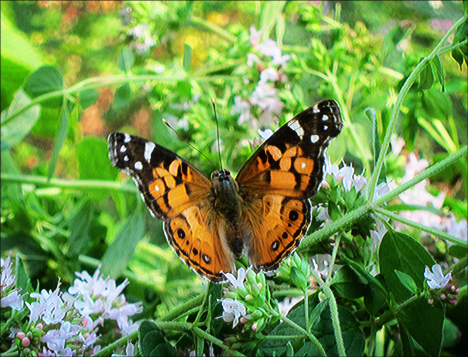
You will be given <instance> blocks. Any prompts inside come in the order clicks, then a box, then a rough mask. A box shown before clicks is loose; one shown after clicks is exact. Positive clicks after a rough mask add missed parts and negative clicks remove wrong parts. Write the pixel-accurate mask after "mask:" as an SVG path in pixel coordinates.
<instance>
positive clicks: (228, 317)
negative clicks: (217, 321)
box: [221, 298, 247, 327]
mask: <svg viewBox="0 0 468 357" xmlns="http://www.w3.org/2000/svg"><path fill="white" fill-rule="evenodd" d="M221 302H222V305H223V310H224V311H223V316H222V317H223V320H224V321H225V322H232V327H236V326H237V324H238V323H239V318H240V317H242V316H245V315H246V314H247V311H246V309H245V306H244V305H243V304H242V303H241V302H240V301H237V299H235V300H232V299H230V298H226V299H223V300H221Z"/></svg>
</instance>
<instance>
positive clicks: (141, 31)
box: [128, 24, 156, 53]
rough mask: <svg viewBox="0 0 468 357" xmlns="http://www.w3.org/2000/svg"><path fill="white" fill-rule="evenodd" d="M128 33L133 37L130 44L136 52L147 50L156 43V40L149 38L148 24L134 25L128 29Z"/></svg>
mask: <svg viewBox="0 0 468 357" xmlns="http://www.w3.org/2000/svg"><path fill="white" fill-rule="evenodd" d="M128 34H129V35H132V36H133V37H134V41H133V42H132V46H134V47H135V49H136V52H137V53H145V52H148V51H149V49H150V47H152V46H154V45H155V44H156V42H155V41H154V40H153V39H152V38H151V33H150V28H149V25H148V24H139V25H136V26H135V27H132V28H131V29H130V30H128Z"/></svg>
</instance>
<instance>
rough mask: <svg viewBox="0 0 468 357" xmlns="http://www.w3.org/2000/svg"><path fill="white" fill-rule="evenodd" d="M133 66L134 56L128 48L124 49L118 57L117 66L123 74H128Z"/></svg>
mask: <svg viewBox="0 0 468 357" xmlns="http://www.w3.org/2000/svg"><path fill="white" fill-rule="evenodd" d="M134 64H135V56H134V55H133V52H132V50H131V49H130V48H128V47H124V49H123V50H122V53H121V54H120V56H119V60H118V66H119V68H120V69H121V70H122V71H124V72H125V73H127V72H130V70H131V69H132V68H133V65H134Z"/></svg>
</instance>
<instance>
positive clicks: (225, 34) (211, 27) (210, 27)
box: [188, 16, 237, 43]
mask: <svg viewBox="0 0 468 357" xmlns="http://www.w3.org/2000/svg"><path fill="white" fill-rule="evenodd" d="M188 22H189V23H190V24H191V25H195V26H200V27H203V28H205V29H207V30H210V31H212V32H214V33H216V34H217V35H219V36H221V37H222V38H224V39H225V40H228V41H229V42H232V43H235V42H236V41H237V37H236V36H234V35H231V34H230V33H229V32H227V31H226V30H224V29H222V28H221V27H219V26H217V25H215V24H213V23H211V22H209V21H206V20H205V19H202V18H201V17H197V16H191V17H190V18H189V19H188Z"/></svg>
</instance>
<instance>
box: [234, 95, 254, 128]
mask: <svg viewBox="0 0 468 357" xmlns="http://www.w3.org/2000/svg"><path fill="white" fill-rule="evenodd" d="M231 114H240V115H239V119H238V121H237V122H238V124H239V125H241V124H242V123H244V122H247V121H248V120H249V119H250V103H249V102H248V101H246V100H243V99H242V98H241V97H239V96H236V97H235V98H234V105H233V106H232V108H231Z"/></svg>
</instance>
